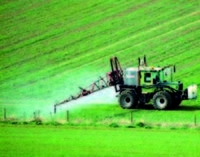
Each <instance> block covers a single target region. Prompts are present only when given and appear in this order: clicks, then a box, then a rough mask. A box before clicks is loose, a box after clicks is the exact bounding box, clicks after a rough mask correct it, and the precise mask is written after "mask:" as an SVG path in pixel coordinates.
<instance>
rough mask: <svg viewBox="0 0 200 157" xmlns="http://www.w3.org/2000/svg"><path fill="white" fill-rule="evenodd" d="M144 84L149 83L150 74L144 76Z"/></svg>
mask: <svg viewBox="0 0 200 157" xmlns="http://www.w3.org/2000/svg"><path fill="white" fill-rule="evenodd" d="M144 82H151V73H145V74H144Z"/></svg>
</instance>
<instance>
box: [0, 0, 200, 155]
mask: <svg viewBox="0 0 200 157" xmlns="http://www.w3.org/2000/svg"><path fill="white" fill-rule="evenodd" d="M199 17H200V11H199V2H198V1H194V0H188V1H184V0H177V1H173V0H162V1H161V0H150V1H148V0H141V1H134V0H126V1H123V0H117V1H114V0H107V1H103V0H102V1H100V0H99V1H92V0H88V1H81V0H76V1H73V0H67V1H64V0H54V1H45V0H35V1H26V0H20V1H19V0H10V1H8V0H2V1H0V26H1V29H0V120H1V119H2V118H3V108H6V109H7V118H10V119H15V118H18V119H19V120H26V121H29V120H30V119H32V118H33V112H34V111H36V110H40V112H41V113H40V115H41V117H42V120H44V121H49V120H52V119H54V120H55V119H56V120H60V121H61V120H62V121H63V120H64V121H65V119H66V110H67V109H68V110H70V121H71V122H72V123H87V124H92V125H96V124H98V123H100V124H101V125H102V124H110V123H113V122H114V123H117V124H119V125H120V126H121V125H123V124H130V112H133V120H134V121H135V122H140V121H144V122H147V123H148V122H149V123H160V124H161V123H162V124H167V125H168V124H169V123H172V124H183V125H186V124H190V125H193V123H194V122H193V121H194V116H196V118H197V125H199V123H200V122H199V121H200V100H199V98H198V99H197V100H193V101H192V100H191V101H184V102H183V103H182V106H181V107H180V108H179V109H178V110H173V111H156V110H153V109H152V108H151V106H146V107H145V108H142V109H135V110H122V109H121V108H120V107H119V105H118V104H117V99H115V96H114V94H113V91H112V90H108V91H107V90H105V91H102V92H100V93H96V94H93V95H91V96H89V97H87V98H82V99H81V100H80V101H75V102H73V103H70V104H69V105H64V106H63V107H60V108H58V113H57V114H56V115H54V116H53V117H52V116H51V115H50V112H52V111H53V105H54V103H56V102H57V101H61V100H63V99H66V98H67V97H69V96H70V95H71V94H72V95H74V94H76V93H77V92H79V89H78V87H79V86H83V87H84V86H87V85H89V84H91V83H92V82H93V81H95V80H96V79H98V77H99V76H106V73H107V72H109V71H110V63H109V58H110V57H112V56H117V57H118V58H119V61H120V62H121V65H122V67H123V68H126V67H130V66H137V64H138V63H137V58H138V57H142V56H143V55H144V54H146V56H147V62H148V65H150V66H157V65H160V66H163V65H166V64H175V65H176V71H177V72H176V73H175V75H174V80H176V81H178V80H181V81H182V82H183V83H184V88H187V86H189V85H191V84H197V85H198V90H200V79H199V78H200V73H199V69H200V51H199V50H200V49H199V45H200V33H199V30H200V20H199ZM106 92H107V93H106ZM199 96H200V94H199V93H198V97H199ZM81 105H82V106H81ZM8 126H9V125H8ZM8 126H5V127H1V129H0V145H1V146H3V147H1V148H0V154H3V156H44V155H45V156H95V155H96V153H98V154H97V155H96V156H105V155H107V156H116V155H118V156H125V155H126V156H129V155H130V153H132V154H133V155H136V156H169V155H170V156H199V153H200V152H199V145H198V141H199V133H197V131H191V130H187V131H184V130H167V131H166V130H163V129H161V130H159V131H158V130H144V129H143V130H140V129H139V130H138V129H125V128H124V129H123V128H118V129H83V128H81V129H73V128H70V127H69V128H67V129H66V128H64V127H58V128H56V127H53V126H52V127H50V126H48V127H44V126H39V127H38V126H37V127H36V128H34V127H31V126H28V127H26V126H18V127H13V126H12V127H8ZM100 128H101V127H100ZM108 135H110V136H108ZM158 142H160V144H159V143H158ZM30 152H31V153H30Z"/></svg>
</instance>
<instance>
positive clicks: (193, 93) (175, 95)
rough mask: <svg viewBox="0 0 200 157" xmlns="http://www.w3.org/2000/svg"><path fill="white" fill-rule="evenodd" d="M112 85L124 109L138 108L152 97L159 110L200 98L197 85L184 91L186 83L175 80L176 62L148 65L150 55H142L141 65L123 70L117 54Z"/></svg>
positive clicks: (112, 67)
mask: <svg viewBox="0 0 200 157" xmlns="http://www.w3.org/2000/svg"><path fill="white" fill-rule="evenodd" d="M110 63H111V69H112V72H110V73H109V74H108V75H109V78H110V84H111V85H113V86H115V91H116V92H119V104H120V106H121V107H122V108H123V109H131V108H137V107H139V106H140V105H144V104H146V103H148V102H149V101H150V100H152V104H153V107H154V108H155V109H158V110H165V109H172V108H176V107H178V106H179V105H180V104H181V102H182V100H188V99H196V98H197V85H191V86H189V87H188V88H187V89H185V90H183V83H182V82H180V81H178V82H173V73H175V72H176V67H175V65H168V66H164V67H150V66H147V62H146V56H144V58H143V59H140V58H138V67H131V68H127V69H125V70H122V68H121V65H120V63H119V61H118V58H117V57H113V58H111V59H110Z"/></svg>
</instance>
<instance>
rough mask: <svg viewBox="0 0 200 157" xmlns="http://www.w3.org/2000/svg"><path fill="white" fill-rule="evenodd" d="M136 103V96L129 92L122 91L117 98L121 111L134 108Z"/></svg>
mask: <svg viewBox="0 0 200 157" xmlns="http://www.w3.org/2000/svg"><path fill="white" fill-rule="evenodd" d="M137 102H138V99H137V97H136V95H135V94H134V93H133V92H131V91H129V90H127V91H123V92H122V93H121V95H120V96H119V104H120V106H121V107H122V108H123V109H131V108H136V106H137Z"/></svg>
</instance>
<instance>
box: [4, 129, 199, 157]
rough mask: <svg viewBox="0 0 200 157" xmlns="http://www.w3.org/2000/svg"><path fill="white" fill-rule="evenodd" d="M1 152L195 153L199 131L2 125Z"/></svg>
mask: <svg viewBox="0 0 200 157" xmlns="http://www.w3.org/2000/svg"><path fill="white" fill-rule="evenodd" d="M0 133H1V136H0V145H1V147H0V152H1V156H5V157H6V156H19V157H22V156H26V157H28V156H37V157H39V156H58V157H61V156H62V157H64V156H176V157H177V156H193V157H197V156H199V155H200V145H199V140H200V136H199V132H197V131H194V130H190V131H185V130H175V131H170V130H144V129H105V128H102V129H99V128H96V129H94V128H81V129H78V128H67V127H30V126H29V127H27V126H23V127H21V126H18V127H1V131H0Z"/></svg>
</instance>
